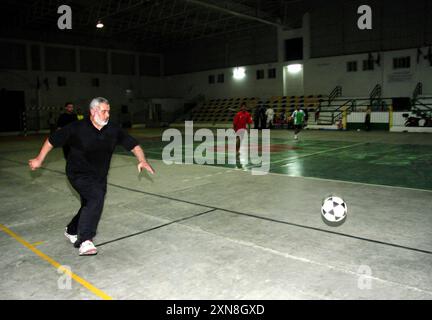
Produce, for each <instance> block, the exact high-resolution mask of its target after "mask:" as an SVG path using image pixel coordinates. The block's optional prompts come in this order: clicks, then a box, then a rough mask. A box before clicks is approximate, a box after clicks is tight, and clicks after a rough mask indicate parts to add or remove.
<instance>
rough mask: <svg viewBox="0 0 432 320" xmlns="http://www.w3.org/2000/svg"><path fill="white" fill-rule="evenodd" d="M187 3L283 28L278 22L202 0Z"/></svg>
mask: <svg viewBox="0 0 432 320" xmlns="http://www.w3.org/2000/svg"><path fill="white" fill-rule="evenodd" d="M185 1H187V2H190V3H193V4H195V5H199V6H203V7H206V8H210V9H213V10H217V11H220V12H224V13H226V14H230V15H234V16H236V17H239V18H243V19H249V20H254V21H257V22H260V23H264V24H268V25H271V26H273V27H281V26H282V25H281V24H279V23H276V22H273V21H269V20H266V19H262V18H260V17H258V16H254V15H250V14H246V13H243V12H238V11H235V10H232V9H228V8H223V7H220V6H217V5H215V4H211V3H208V2H204V1H202V0H185Z"/></svg>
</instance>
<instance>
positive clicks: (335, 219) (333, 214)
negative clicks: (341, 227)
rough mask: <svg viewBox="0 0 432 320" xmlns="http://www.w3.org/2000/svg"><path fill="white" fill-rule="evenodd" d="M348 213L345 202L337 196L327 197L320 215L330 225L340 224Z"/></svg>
mask: <svg viewBox="0 0 432 320" xmlns="http://www.w3.org/2000/svg"><path fill="white" fill-rule="evenodd" d="M347 213H348V208H347V205H346V203H345V201H344V200H343V199H342V198H340V197H337V196H329V197H327V198H325V199H324V200H323V203H322V206H321V214H322V216H323V218H324V219H325V220H326V221H327V222H330V223H342V222H343V221H344V220H345V218H346V216H347Z"/></svg>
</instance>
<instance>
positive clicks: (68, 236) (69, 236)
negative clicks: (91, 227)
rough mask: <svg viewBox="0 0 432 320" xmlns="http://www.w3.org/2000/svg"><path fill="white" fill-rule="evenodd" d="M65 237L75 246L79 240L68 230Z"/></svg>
mask: <svg viewBox="0 0 432 320" xmlns="http://www.w3.org/2000/svg"><path fill="white" fill-rule="evenodd" d="M64 235H65V237H66V238H68V239H69V241H70V242H71V243H72V244H74V243H75V242H76V241H77V240H78V236H77V235H76V234H69V233H67V228H66V230H65V232H64Z"/></svg>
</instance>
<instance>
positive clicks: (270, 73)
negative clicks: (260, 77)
mask: <svg viewBox="0 0 432 320" xmlns="http://www.w3.org/2000/svg"><path fill="white" fill-rule="evenodd" d="M267 75H268V78H269V79H275V78H276V69H275V68H271V69H268V70H267Z"/></svg>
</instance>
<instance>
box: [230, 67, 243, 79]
mask: <svg viewBox="0 0 432 320" xmlns="http://www.w3.org/2000/svg"><path fill="white" fill-rule="evenodd" d="M233 77H234V79H236V80H241V79H243V78H244V77H246V69H245V68H243V67H238V68H235V69H234V72H233Z"/></svg>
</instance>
